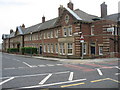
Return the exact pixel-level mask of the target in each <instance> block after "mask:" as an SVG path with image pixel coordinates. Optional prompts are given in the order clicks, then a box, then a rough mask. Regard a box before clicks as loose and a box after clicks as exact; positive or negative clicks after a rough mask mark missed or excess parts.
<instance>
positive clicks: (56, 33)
mask: <svg viewBox="0 0 120 90" xmlns="http://www.w3.org/2000/svg"><path fill="white" fill-rule="evenodd" d="M55 37H56V38H58V29H57V30H55Z"/></svg>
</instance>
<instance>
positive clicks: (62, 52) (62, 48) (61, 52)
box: [60, 43, 65, 55]
mask: <svg viewBox="0 0 120 90" xmlns="http://www.w3.org/2000/svg"><path fill="white" fill-rule="evenodd" d="M60 54H63V55H64V54H65V46H64V43H60Z"/></svg>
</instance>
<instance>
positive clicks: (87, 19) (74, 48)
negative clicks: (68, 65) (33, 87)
mask: <svg viewBox="0 0 120 90" xmlns="http://www.w3.org/2000/svg"><path fill="white" fill-rule="evenodd" d="M118 18H119V17H118V14H113V15H107V5H106V4H105V3H102V4H101V17H98V16H94V15H90V14H87V13H86V12H83V11H81V10H79V9H76V10H74V4H73V3H72V2H71V1H70V2H69V3H68V4H67V8H65V7H63V6H62V5H61V6H60V7H59V8H58V17H57V18H54V19H51V20H48V21H45V17H44V16H43V17H42V23H39V24H37V25H33V26H30V27H27V28H26V27H25V25H22V26H19V27H17V28H16V31H15V32H11V34H10V35H9V37H4V35H3V45H4V46H5V47H4V50H5V51H6V50H7V48H11V47H13V46H14V48H19V49H20V48H21V47H37V48H38V53H39V54H38V55H42V56H50V57H60V58H81V57H82V58H99V57H120V48H119V45H120V40H119V38H120V27H119V24H118V22H119V21H118ZM81 37H82V38H83V39H84V42H83V43H81V42H80V38H81ZM13 38H14V40H13ZM10 41H11V42H10Z"/></svg>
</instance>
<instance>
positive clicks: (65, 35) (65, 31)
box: [63, 27, 67, 37]
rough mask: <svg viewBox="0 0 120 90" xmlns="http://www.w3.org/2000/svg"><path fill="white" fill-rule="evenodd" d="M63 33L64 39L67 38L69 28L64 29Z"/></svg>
mask: <svg viewBox="0 0 120 90" xmlns="http://www.w3.org/2000/svg"><path fill="white" fill-rule="evenodd" d="M63 33H64V34H63V35H64V37H67V28H66V27H64V28H63Z"/></svg>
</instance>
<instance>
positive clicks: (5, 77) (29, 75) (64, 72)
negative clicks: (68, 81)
mask: <svg viewBox="0 0 120 90" xmlns="http://www.w3.org/2000/svg"><path fill="white" fill-rule="evenodd" d="M69 72H70V71H65V72H56V73H51V74H63V73H69ZM48 74H50V73H44V74H33V75H22V76H14V77H15V78H19V77H33V76H42V75H48ZM3 78H11V77H2V79H3Z"/></svg>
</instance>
